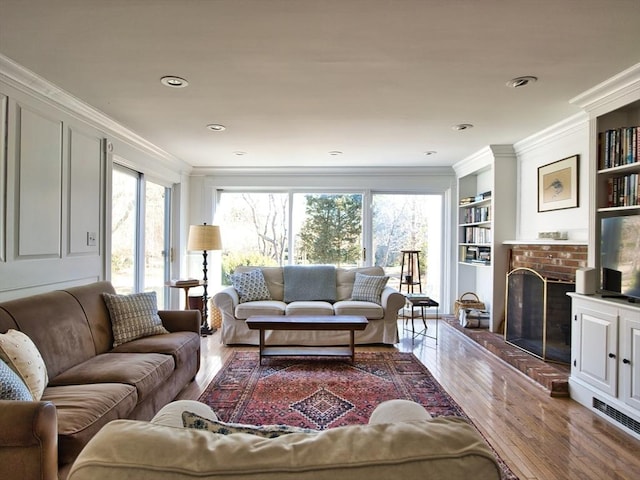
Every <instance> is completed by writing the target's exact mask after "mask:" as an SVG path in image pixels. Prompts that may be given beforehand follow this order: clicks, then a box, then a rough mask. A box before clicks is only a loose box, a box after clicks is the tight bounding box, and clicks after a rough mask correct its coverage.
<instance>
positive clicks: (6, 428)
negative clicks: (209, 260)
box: [0, 282, 200, 480]
mask: <svg viewBox="0 0 640 480" xmlns="http://www.w3.org/2000/svg"><path fill="white" fill-rule="evenodd" d="M104 292H107V293H115V292H114V289H113V286H112V285H111V284H110V283H109V282H97V283H92V284H90V285H85V286H81V287H73V288H68V289H66V290H58V291H54V292H49V293H44V294H39V295H33V296H30V297H25V298H21V299H18V300H11V301H7V302H3V303H0V332H1V333H5V332H7V330H9V329H15V330H20V331H22V332H23V333H25V334H26V335H28V336H29V337H30V338H31V340H32V341H33V342H34V343H35V345H36V346H37V347H38V350H39V351H40V354H41V355H42V358H43V360H44V362H45V365H46V367H47V373H48V375H49V383H48V385H47V388H46V389H45V391H44V394H43V397H42V399H41V401H34V402H18V401H0V465H2V472H3V473H2V475H3V477H2V478H4V479H15V480H18V479H20V480H25V479H41V480H54V479H65V478H66V477H67V474H68V472H69V469H70V468H71V464H72V463H73V461H74V460H75V458H76V457H77V456H78V454H79V453H80V451H81V450H82V448H83V447H84V446H85V445H86V444H87V442H88V441H89V440H90V439H91V438H92V437H93V436H94V435H95V434H96V433H97V432H98V431H99V430H100V429H101V428H102V427H103V426H104V425H106V424H107V423H108V422H110V421H111V420H116V419H134V420H149V419H151V418H152V417H153V416H154V415H155V414H156V413H157V412H158V410H160V409H161V408H162V407H163V406H164V405H166V404H167V403H169V402H170V401H172V400H173V399H174V398H175V397H176V396H177V395H178V393H179V392H180V391H181V390H182V389H183V388H184V387H185V386H186V385H187V384H188V383H189V382H190V381H192V380H193V379H194V377H195V375H196V372H197V371H198V368H199V366H200V335H199V333H198V332H199V330H200V329H199V326H200V312H199V311H197V310H187V311H185V310H176V311H160V312H159V315H160V318H161V319H162V323H163V325H164V327H165V328H166V329H167V330H168V331H169V332H170V333H168V334H161V335H154V336H150V337H144V338H140V339H137V340H133V341H131V342H128V343H125V344H122V345H120V346H118V347H116V348H113V347H112V345H113V333H112V329H111V321H110V318H109V312H108V310H107V307H106V305H105V303H104V301H103V298H102V293H104Z"/></svg>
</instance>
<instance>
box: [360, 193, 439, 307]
mask: <svg viewBox="0 0 640 480" xmlns="http://www.w3.org/2000/svg"><path fill="white" fill-rule="evenodd" d="M371 212H372V213H371V225H372V228H371V230H372V247H373V259H372V263H373V264H374V265H379V266H381V267H383V268H384V269H385V272H386V273H387V274H388V275H390V276H391V279H390V281H389V285H391V286H393V287H395V288H397V289H398V290H400V268H401V262H402V250H415V251H418V252H419V253H418V260H419V261H420V284H419V285H417V286H416V288H414V291H415V292H418V291H420V292H422V293H426V294H427V295H429V296H431V297H433V298H440V297H441V291H440V290H441V289H440V286H441V276H442V237H443V230H442V221H443V219H442V196H441V195H412V194H387V193H375V194H373V195H372V202H371ZM414 267H415V268H417V265H415V266H414ZM405 268H406V267H405ZM416 271H417V270H416ZM405 273H406V272H405ZM414 280H416V281H417V278H416V279H414Z"/></svg>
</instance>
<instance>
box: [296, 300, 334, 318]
mask: <svg viewBox="0 0 640 480" xmlns="http://www.w3.org/2000/svg"><path fill="white" fill-rule="evenodd" d="M285 312H286V314H287V315H333V305H331V304H330V303H329V302H319V301H318V302H314V301H306V302H303V301H300V302H291V303H289V304H288V305H287V309H286V311H285Z"/></svg>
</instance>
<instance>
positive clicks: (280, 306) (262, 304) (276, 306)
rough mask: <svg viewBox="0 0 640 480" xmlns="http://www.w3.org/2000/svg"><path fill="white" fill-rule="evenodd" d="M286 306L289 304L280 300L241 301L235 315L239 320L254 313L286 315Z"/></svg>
mask: <svg viewBox="0 0 640 480" xmlns="http://www.w3.org/2000/svg"><path fill="white" fill-rule="evenodd" d="M286 308H287V304H286V303H284V302H281V301H279V300H259V301H257V302H247V303H240V304H238V306H237V307H236V310H235V317H236V318H237V319H238V320H246V319H247V318H249V317H251V316H252V315H284V312H285V309H286Z"/></svg>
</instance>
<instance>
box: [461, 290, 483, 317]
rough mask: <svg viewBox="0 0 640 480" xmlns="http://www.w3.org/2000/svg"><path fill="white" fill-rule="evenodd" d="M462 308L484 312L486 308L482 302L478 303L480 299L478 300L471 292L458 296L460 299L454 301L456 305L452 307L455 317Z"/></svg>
mask: <svg viewBox="0 0 640 480" xmlns="http://www.w3.org/2000/svg"><path fill="white" fill-rule="evenodd" d="M465 297H467V298H465ZM463 308H464V309H466V308H475V309H477V310H485V309H486V308H487V307H486V306H485V304H484V302H481V301H480V299H479V298H478V295H476V294H475V293H473V292H466V293H463V294H462V295H460V298H458V299H457V300H456V303H455V306H454V313H455V315H456V317H457V316H458V314H459V313H460V310H461V309H463Z"/></svg>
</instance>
